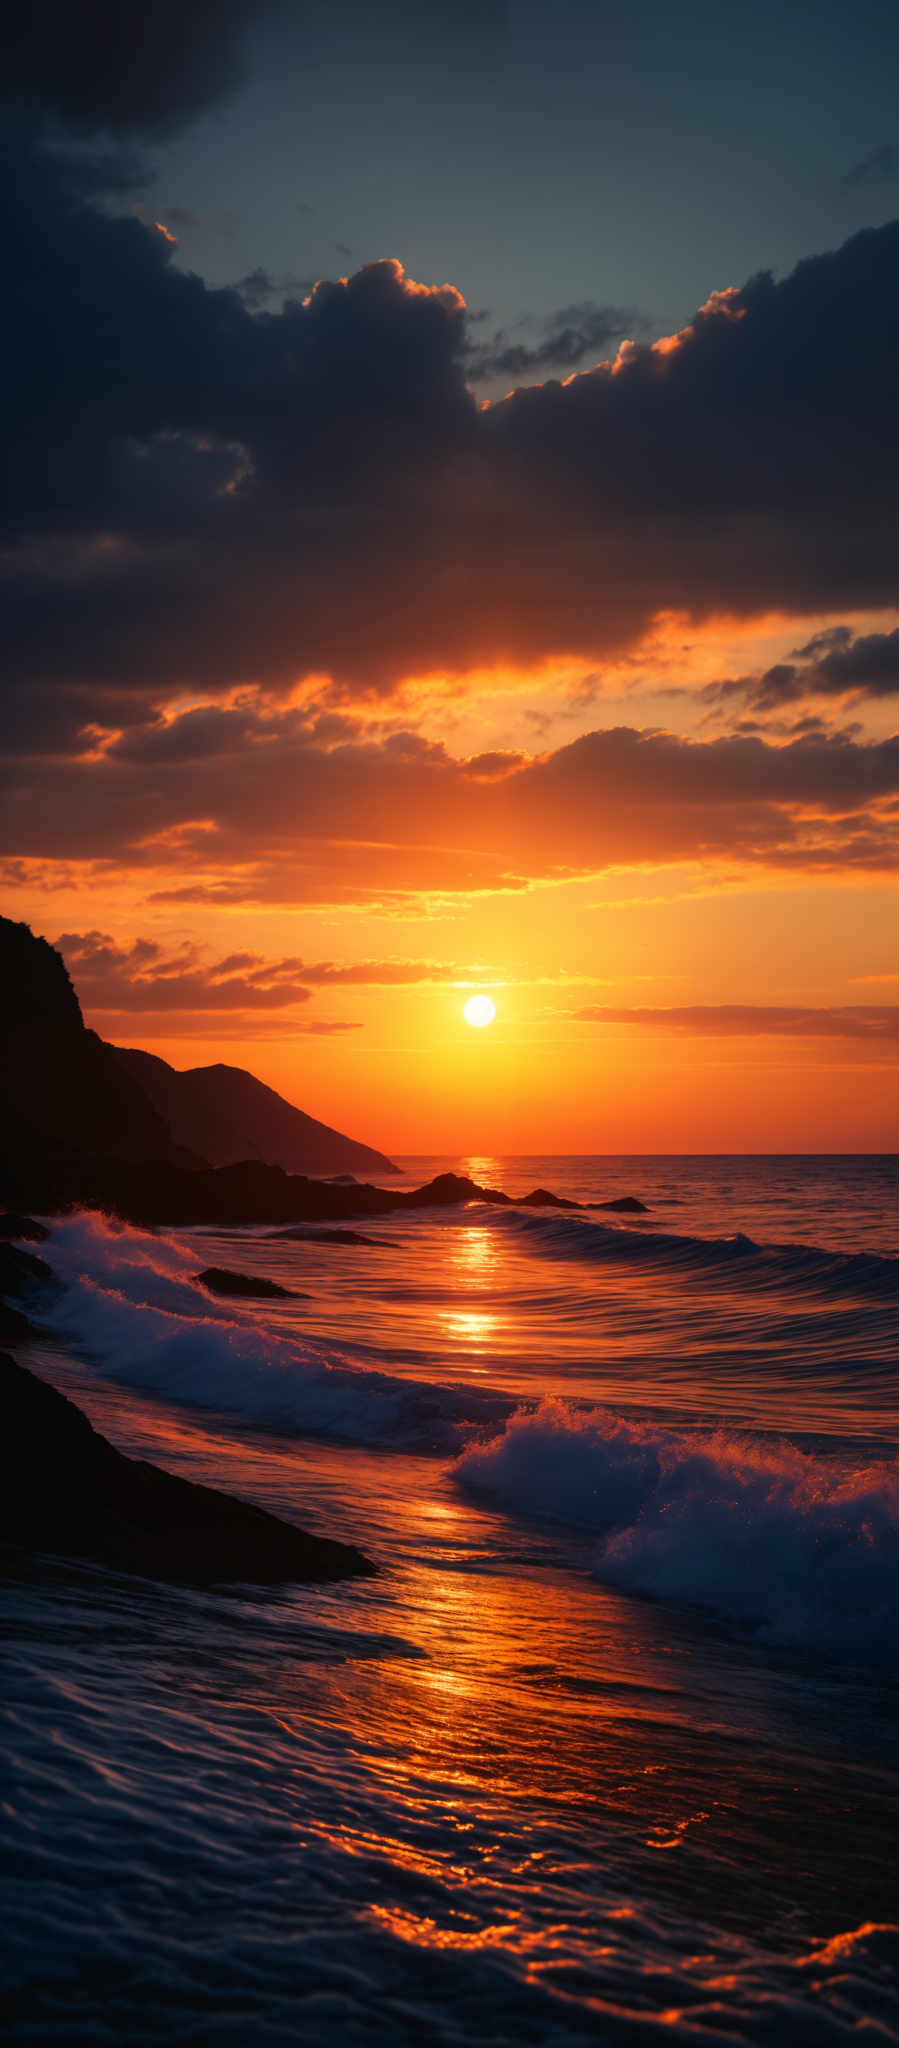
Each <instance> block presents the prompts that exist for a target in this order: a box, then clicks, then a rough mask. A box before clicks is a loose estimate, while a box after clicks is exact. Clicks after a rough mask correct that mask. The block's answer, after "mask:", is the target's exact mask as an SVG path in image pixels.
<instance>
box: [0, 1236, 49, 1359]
mask: <svg viewBox="0 0 899 2048" xmlns="http://www.w3.org/2000/svg"><path fill="white" fill-rule="evenodd" d="M15 1220H16V1221H17V1222H22V1223H24V1222H27V1221H28V1218H26V1217H17V1218H16V1219H15ZM19 1234H20V1235H21V1234H22V1233H19ZM46 1235H47V1233H46V1231H45V1232H44V1236H46ZM52 1279H53V1274H52V1272H51V1270H50V1267H49V1266H48V1265H47V1262H46V1260H45V1259H39V1258H38V1257H37V1254H36V1253H35V1252H23V1251H20V1249H19V1247H18V1245H13V1244H9V1243H8V1242H6V1241H4V1240H0V1342H2V1343H3V1344H27V1343H28V1342H29V1340H30V1339H31V1338H32V1337H33V1336H36V1335H37V1331H36V1330H35V1327H34V1324H33V1323H32V1321H31V1318H30V1317H29V1316H28V1315H26V1313H25V1310H24V1309H23V1308H22V1306H21V1303H22V1301H23V1299H24V1300H25V1301H27V1300H28V1299H29V1297H30V1296H31V1295H32V1294H34V1293H35V1292H36V1291H37V1290H38V1289H40V1288H41V1287H45V1286H46V1285H47V1284H48V1282H51V1281H52Z"/></svg>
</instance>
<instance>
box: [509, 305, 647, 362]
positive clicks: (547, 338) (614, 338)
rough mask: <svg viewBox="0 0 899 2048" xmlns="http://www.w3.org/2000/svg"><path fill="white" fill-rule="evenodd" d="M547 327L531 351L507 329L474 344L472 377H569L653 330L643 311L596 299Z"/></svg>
mask: <svg viewBox="0 0 899 2048" xmlns="http://www.w3.org/2000/svg"><path fill="white" fill-rule="evenodd" d="M527 324H530V323H527ZM541 324H542V327H543V334H544V338H543V340H542V341H540V342H537V343H536V344H535V345H534V346H533V347H530V348H529V347H527V346H526V344H524V343H522V342H512V341H510V340H509V337H508V335H507V334H504V333H503V332H502V330H500V331H498V332H497V333H496V334H495V335H494V336H493V339H492V341H490V342H479V343H477V344H476V345H475V344H471V345H470V347H469V355H468V370H469V375H470V376H471V377H473V378H474V379H476V380H481V379H487V378H494V377H506V378H530V377H533V376H534V375H535V374H538V373H540V372H541V371H543V372H546V371H552V370H559V371H563V372H565V373H569V372H570V371H572V370H577V369H580V367H581V365H582V363H584V362H586V361H589V362H591V363H596V362H598V361H599V360H600V358H601V357H602V356H604V355H608V353H609V350H610V347H611V345H612V343H613V342H618V341H620V340H621V339H622V337H623V336H624V335H626V334H631V335H632V334H636V333H642V332H643V331H644V330H645V328H646V326H647V322H646V320H645V319H644V318H643V316H642V315H641V314H639V313H634V312H624V311H623V310H622V309H621V307H620V306H598V305H596V304H594V302H593V300H592V299H585V300H583V301H582V303H581V304H580V305H576V306H563V307H561V308H560V310H559V311H558V312H557V313H551V314H549V316H548V318H547V319H545V320H544V321H543V322H542V323H541Z"/></svg>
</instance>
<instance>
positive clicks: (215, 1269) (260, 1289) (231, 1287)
mask: <svg viewBox="0 0 899 2048" xmlns="http://www.w3.org/2000/svg"><path fill="white" fill-rule="evenodd" d="M194 1279H195V1280H198V1281H199V1283H200V1286H201V1287H208V1289H209V1292H210V1294H230V1295H236V1296H237V1298H238V1300H244V1301H249V1300H253V1299H256V1300H260V1301H308V1299H309V1297H308V1295H306V1294H296V1293H295V1292H294V1289H293V1288H292V1287H279V1285H278V1282H277V1280H266V1279H265V1277H264V1275H263V1274H261V1273H255V1274H254V1273H232V1271H231V1268H230V1266H206V1267H205V1269H204V1271H203V1272H202V1273H195V1274H194Z"/></svg>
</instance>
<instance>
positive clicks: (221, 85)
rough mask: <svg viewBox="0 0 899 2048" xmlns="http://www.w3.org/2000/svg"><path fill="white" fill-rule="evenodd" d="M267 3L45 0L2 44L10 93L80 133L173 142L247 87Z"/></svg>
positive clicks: (25, 11) (14, 18)
mask: <svg viewBox="0 0 899 2048" xmlns="http://www.w3.org/2000/svg"><path fill="white" fill-rule="evenodd" d="M267 11H269V10H267V9H266V8H265V7H264V6H261V5H260V4H259V0H187V4H185V0H149V4H147V5H144V6H143V7H141V8H140V9H139V10H135V9H133V8H129V7H124V6H122V4H121V0H91V4H90V6H89V7H78V6H73V5H72V4H71V0H45V4H44V5H43V6H41V7H30V8H29V7H17V8H15V9H13V10H12V11H11V12H10V14H9V16H8V17H7V22H6V27H5V30H4V37H3V95H4V97H5V98H6V99H7V100H12V101H13V103H14V104H18V105H19V106H20V107H25V108H33V109H37V110H38V111H41V112H46V113H48V114H52V115H54V116H55V117H56V119H57V120H60V121H63V122H65V123H67V124H69V125H71V126H72V127H73V128H76V129H82V130H84V131H86V132H91V131H93V130H96V129H106V130H107V131H108V132H109V133H110V134H117V135H137V136H146V137H151V136H152V137H159V136H164V135H171V134H173V133H174V132H176V131H177V130H178V129H179V128H182V127H184V126H185V125H186V124H187V123H188V122H189V121H192V120H194V119H195V118H196V116H197V115H198V114H202V113H205V112H206V110H207V109H208V108H209V107H212V106H215V105H217V104H218V103H219V102H220V101H221V100H223V99H225V98H227V97H229V96H230V94H231V93H233V92H235V91H236V90H237V88H238V87H239V86H240V85H242V84H243V83H244V80H245V78H246V76H247V66H248V31H249V28H250V26H251V24H252V23H253V21H254V20H257V19H258V18H259V17H260V16H262V15H264V14H265V13H266V12H267Z"/></svg>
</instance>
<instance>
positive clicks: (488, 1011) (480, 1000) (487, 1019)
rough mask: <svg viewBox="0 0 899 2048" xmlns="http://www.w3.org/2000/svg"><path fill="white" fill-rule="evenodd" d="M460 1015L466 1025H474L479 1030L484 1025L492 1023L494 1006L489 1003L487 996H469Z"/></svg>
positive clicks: (494, 1013) (494, 1014)
mask: <svg viewBox="0 0 899 2048" xmlns="http://www.w3.org/2000/svg"><path fill="white" fill-rule="evenodd" d="M462 1015H463V1017H464V1018H465V1022H466V1024H476V1025H477V1026H478V1027H479V1028H481V1027H482V1026H483V1025H485V1024H492V1023H493V1019H494V1017H495V1016H496V1004H495V1003H492V1002H491V1001H490V997H489V996H469V998H468V1001H467V1003H466V1005H465V1008H464V1010H463V1012H462Z"/></svg>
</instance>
